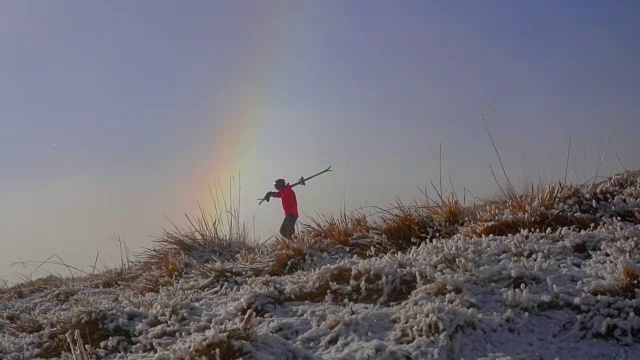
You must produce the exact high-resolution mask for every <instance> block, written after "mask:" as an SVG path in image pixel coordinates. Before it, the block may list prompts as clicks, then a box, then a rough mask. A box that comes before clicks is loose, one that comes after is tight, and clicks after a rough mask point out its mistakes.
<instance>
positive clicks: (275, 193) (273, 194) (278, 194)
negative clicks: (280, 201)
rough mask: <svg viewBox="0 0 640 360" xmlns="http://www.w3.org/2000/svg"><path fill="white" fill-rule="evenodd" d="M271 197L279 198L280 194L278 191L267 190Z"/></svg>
mask: <svg viewBox="0 0 640 360" xmlns="http://www.w3.org/2000/svg"><path fill="white" fill-rule="evenodd" d="M269 194H270V196H271V197H275V198H281V197H282V194H281V193H280V192H279V191H269Z"/></svg>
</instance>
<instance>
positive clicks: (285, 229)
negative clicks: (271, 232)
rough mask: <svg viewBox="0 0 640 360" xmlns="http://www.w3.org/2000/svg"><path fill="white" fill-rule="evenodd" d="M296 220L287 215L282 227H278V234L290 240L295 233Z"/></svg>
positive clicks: (294, 217)
mask: <svg viewBox="0 0 640 360" xmlns="http://www.w3.org/2000/svg"><path fill="white" fill-rule="evenodd" d="M296 220H298V217H297V216H295V215H287V216H286V217H285V218H284V221H282V226H280V234H281V235H282V236H284V237H285V238H287V239H289V240H291V237H292V236H293V234H294V233H295V232H296V227H295V226H296Z"/></svg>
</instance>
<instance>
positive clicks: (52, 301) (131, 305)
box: [0, 174, 640, 360]
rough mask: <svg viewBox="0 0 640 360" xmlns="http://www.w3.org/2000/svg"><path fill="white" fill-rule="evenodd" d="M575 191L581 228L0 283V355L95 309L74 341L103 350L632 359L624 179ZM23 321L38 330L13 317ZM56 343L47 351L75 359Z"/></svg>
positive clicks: (12, 353)
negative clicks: (587, 223)
mask: <svg viewBox="0 0 640 360" xmlns="http://www.w3.org/2000/svg"><path fill="white" fill-rule="evenodd" d="M593 194H596V195H597V194H613V195H611V196H608V197H605V196H594V195H593ZM580 196H581V197H582V199H583V200H584V201H582V202H576V203H574V202H572V201H567V203H564V204H561V207H563V209H562V210H566V211H568V212H570V213H580V214H587V210H585V209H586V208H588V207H591V209H589V210H588V214H589V215H590V216H594V217H595V219H597V220H598V221H597V225H595V226H593V227H592V228H590V229H587V230H576V229H571V228H567V227H563V228H559V229H557V230H554V231H552V230H545V231H539V232H536V231H528V230H522V231H520V232H519V233H517V234H512V235H507V236H488V237H479V236H472V235H469V234H467V235H464V232H460V233H459V234H457V235H455V236H452V237H451V238H446V239H433V241H429V242H423V243H422V244H421V245H420V246H418V247H413V248H411V249H410V250H408V251H405V252H401V253H394V254H386V255H383V256H380V257H373V258H367V259H364V258H360V257H358V256H356V255H353V254H352V253H350V252H349V251H341V250H340V249H338V250H336V251H332V252H330V253H329V252H326V253H323V252H313V251H309V252H308V253H307V258H306V259H305V262H304V264H302V266H301V269H302V270H299V271H296V272H293V273H290V274H286V275H282V276H271V275H267V271H266V270H265V269H262V271H258V272H259V274H258V275H255V276H254V275H252V272H251V271H250V270H251V268H250V266H249V265H247V264H239V263H237V262H234V261H233V260H230V259H227V258H217V259H216V260H214V261H217V262H214V263H210V264H207V265H206V267H207V268H208V269H209V271H221V272H222V271H225V272H227V273H233V274H245V275H236V276H226V277H225V276H221V277H220V278H219V279H218V278H216V279H213V280H212V279H203V278H202V276H201V275H199V274H198V272H197V271H187V272H185V274H184V276H182V277H181V278H176V279H175V280H174V281H172V282H171V283H170V284H169V285H168V286H164V287H160V289H159V290H158V291H157V292H146V293H140V291H137V290H136V289H135V288H134V287H130V286H129V287H128V286H126V284H125V285H122V286H118V287H111V288H100V287H99V286H98V284H99V283H100V282H99V281H97V280H96V278H86V279H75V280H72V279H65V281H63V282H62V284H57V285H46V284H45V285H42V286H41V287H40V288H39V289H38V290H37V291H32V292H30V293H26V294H22V295H20V296H17V295H16V292H12V291H10V290H9V291H5V292H4V293H2V295H1V296H2V301H1V302H0V314H1V315H2V316H1V317H0V356H1V357H2V358H6V359H22V358H34V357H36V356H37V354H38V353H39V351H40V350H39V349H40V348H42V346H43V345H44V344H45V343H47V342H48V341H49V340H48V339H51V338H52V335H51V334H54V333H55V331H59V330H56V329H62V328H63V327H62V325H61V324H69V323H72V322H74V321H75V322H85V323H88V322H90V320H92V319H93V320H95V323H96V324H98V325H97V326H98V328H95V329H93V333H92V334H91V336H98V335H96V334H97V332H102V333H106V334H107V336H106V337H105V338H104V339H103V340H102V341H100V342H99V343H96V344H94V345H93V346H91V345H90V344H88V343H87V341H86V340H85V341H84V342H83V343H82V346H84V351H86V352H87V353H88V354H89V355H90V357H96V358H107V359H124V358H126V359H173V358H184V359H191V358H197V355H196V354H197V353H198V352H199V351H200V352H201V351H202V349H205V348H207V347H211V346H213V345H212V344H220V343H224V342H228V341H231V343H232V344H233V346H235V347H236V349H242V350H244V352H245V353H246V355H245V357H244V358H247V359H248V358H251V359H264V360H267V359H278V360H284V359H432V358H433V359H555V358H558V359H587V358H588V359H638V358H640V296H639V290H640V284H638V283H637V279H636V282H635V283H634V282H633V279H634V278H633V276H634V275H633V274H640V246H639V245H640V225H639V224H638V223H639V221H638V219H640V216H638V215H639V214H640V182H639V179H638V175H637V174H626V175H623V176H622V180H620V179H618V180H617V181H609V182H607V183H605V184H602V185H600V187H599V188H598V189H597V190H596V191H595V192H588V191H584V192H583V193H582V194H581V195H580ZM585 204H586V206H585ZM538 206H541V205H539V204H538ZM620 214H632V215H633V214H635V216H636V218H635V219H636V220H633V219H629V218H625V217H623V216H620ZM504 216H505V217H511V216H513V214H505V215H504ZM371 237H372V239H369V240H370V241H372V242H373V241H380V239H379V238H375V239H374V237H379V236H378V235H373V234H372V236H371ZM358 241H359V242H362V241H367V239H359V240H358ZM582 247H584V249H582ZM583 250H584V251H583ZM203 258H207V257H206V256H205V257H203ZM209 258H212V257H209ZM196 263H197V261H195V260H194V261H191V262H190V264H192V265H191V266H195V265H193V264H196ZM255 266H257V267H260V266H266V265H261V264H257V265H255ZM254 270H255V269H254ZM258 270H261V269H259V268H258ZM156 271H159V270H158V269H148V273H151V274H152V273H153V272H156ZM625 274H626V275H625ZM625 276H626V277H625ZM629 276H631V278H629ZM629 279H631V280H629ZM625 281H627V282H629V281H630V284H631V285H630V286H631V288H630V289H629V288H624V289H623V288H622V286H623V285H624V284H625ZM621 284H622V285H621ZM621 289H622V290H621ZM625 289H626V290H625ZM29 317H31V318H32V319H33V320H32V321H33V322H35V323H38V324H41V327H35V328H34V329H32V330H31V331H26V332H25V331H18V330H17V329H15V328H13V327H12V326H15V325H16V324H20V323H24V322H25V321H26V319H27V318H29ZM96 319H97V320H96ZM82 331H83V330H82V329H80V332H78V334H80V333H82ZM59 335H63V336H64V335H65V333H61V334H59ZM69 336H70V335H69ZM68 338H69V337H68ZM66 341H67V340H65V342H66ZM69 342H71V341H69ZM66 345H67V346H66V347H65V348H64V351H63V352H62V355H61V356H62V357H66V358H73V355H72V353H71V352H72V351H74V349H73V348H72V347H71V346H68V344H66ZM75 350H77V349H75ZM75 352H76V353H77V351H75ZM222 353H223V351H222V350H221V352H220V353H219V354H221V355H222ZM76 358H79V357H78V355H77V354H76Z"/></svg>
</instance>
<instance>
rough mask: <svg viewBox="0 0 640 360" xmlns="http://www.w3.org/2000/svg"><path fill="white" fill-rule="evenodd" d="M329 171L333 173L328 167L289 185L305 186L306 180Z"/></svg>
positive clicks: (261, 200) (263, 199)
mask: <svg viewBox="0 0 640 360" xmlns="http://www.w3.org/2000/svg"><path fill="white" fill-rule="evenodd" d="M329 171H333V170H331V166H329V167H328V168H326V169H324V170H322V171H320V172H319V173H317V174H313V175H311V176H309V177H307V178H305V177H301V178H300V180H298V182H297V183H295V184H291V187H294V186H297V185H302V186H305V185H306V183H307V180H311V179H313V178H314V177H316V176H318V175H322V174H324V173H326V172H329ZM265 200H267V198H262V199H258V201H260V202H259V203H258V205H260V204H262V202H263V201H265Z"/></svg>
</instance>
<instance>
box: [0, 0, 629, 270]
mask: <svg viewBox="0 0 640 360" xmlns="http://www.w3.org/2000/svg"><path fill="white" fill-rule="evenodd" d="M639 22H640V3H638V2H636V1H616V2H603V1H517V2H516V1H482V2H479V1H403V2H392V1H322V2H320V1H289V2H285V1H242V2H237V1H195V0H194V1H190V2H188V3H184V2H176V1H135V2H129V1H109V2H83V1H70V0H61V1H56V2H38V1H17V0H15V1H3V2H1V3H0V50H1V52H2V56H0V169H1V171H0V241H2V244H3V251H2V252H1V253H0V276H2V277H3V278H5V279H9V281H14V280H15V279H16V277H18V278H20V276H19V274H23V275H25V274H26V275H29V274H30V273H31V271H32V270H33V269H34V266H33V265H32V264H34V262H35V263H36V264H37V263H38V262H39V261H43V260H45V259H47V258H48V257H50V256H52V255H54V254H55V255H58V256H59V257H60V258H62V259H63V260H64V261H65V262H66V263H67V264H70V265H73V266H75V267H78V268H81V269H85V270H86V269H89V266H90V265H93V263H94V261H95V258H96V256H97V254H99V255H98V258H99V260H98V264H99V266H103V267H106V266H114V264H119V263H120V250H119V245H118V244H119V243H118V242H117V241H116V240H115V239H116V238H117V237H118V236H120V237H121V238H122V239H124V241H125V242H126V244H127V245H128V246H129V247H130V248H131V251H132V252H133V253H136V252H139V251H142V250H143V249H144V248H148V247H151V246H152V245H153V243H152V240H153V237H154V236H158V235H160V232H161V230H162V229H163V228H168V227H170V222H169V220H171V221H173V222H174V223H176V224H177V225H185V224H186V220H185V218H184V215H185V214H188V215H194V214H195V213H196V210H197V208H198V204H200V205H201V206H202V207H203V208H205V209H206V210H212V209H213V206H212V199H211V195H210V190H209V189H210V188H213V189H214V191H213V192H214V196H215V194H218V196H220V194H225V197H226V200H227V201H228V200H229V198H228V197H229V195H232V196H233V197H234V201H236V202H238V203H239V204H240V210H241V215H242V217H243V219H244V220H246V221H247V223H248V224H249V226H250V227H251V229H252V231H255V233H256V236H257V237H259V238H260V239H261V240H265V239H267V238H269V237H270V236H271V235H274V234H276V233H277V231H278V229H279V227H280V223H281V221H282V217H283V212H282V208H281V206H280V204H279V203H278V201H277V199H276V200H274V201H271V202H269V203H263V204H262V205H260V206H258V204H257V201H256V199H257V198H260V197H262V196H263V195H264V193H265V192H266V191H270V190H273V187H272V186H273V181H274V180H275V179H277V178H284V179H286V180H287V181H289V182H295V181H297V179H298V178H300V177H301V176H309V175H312V174H314V173H316V172H318V171H320V170H323V169H324V168H326V167H328V166H329V165H331V166H332V169H334V171H333V172H330V173H328V174H324V175H322V176H320V177H318V178H316V179H313V180H311V181H310V182H309V183H308V184H307V185H306V186H305V187H297V188H296V189H295V190H296V193H297V196H298V201H299V209H300V211H301V217H300V219H299V222H301V223H304V222H307V221H308V220H309V217H310V216H311V217H313V216H317V215H318V214H320V213H326V214H328V213H334V214H335V213H338V212H339V211H340V210H341V209H342V208H346V209H347V210H352V209H356V208H361V207H363V206H382V207H384V206H386V205H388V204H390V203H392V202H394V201H395V200H396V199H400V200H402V201H405V202H411V201H412V200H413V199H414V198H421V197H422V194H421V192H420V190H419V189H421V188H425V187H427V188H430V187H431V185H430V183H431V182H434V183H437V182H439V179H440V178H441V177H442V178H443V179H444V180H443V181H444V182H445V187H446V188H449V186H446V184H449V178H451V181H452V183H453V184H454V186H455V187H456V188H458V189H461V188H464V189H467V190H468V191H469V194H470V195H469V197H470V198H472V196H475V197H490V196H492V195H495V194H496V193H497V192H498V187H497V184H496V182H495V180H494V178H493V176H492V175H491V168H494V169H499V164H498V160H497V157H496V154H495V151H494V149H493V147H492V145H491V141H490V139H489V136H488V134H487V131H486V129H485V127H484V123H483V121H482V114H484V115H485V120H486V121H487V124H488V125H489V129H490V131H491V135H492V137H493V139H494V140H495V143H496V146H497V148H498V151H499V152H500V156H501V158H502V160H503V162H504V165H505V169H506V171H507V173H508V174H509V176H510V178H511V180H512V181H513V182H515V183H517V184H520V185H522V184H525V183H527V181H534V182H552V181H558V180H559V179H562V178H563V177H564V174H565V170H567V168H566V166H565V163H566V159H567V153H568V150H569V143H571V147H570V150H571V151H570V153H569V155H570V157H569V159H570V168H571V169H570V170H568V173H569V175H568V180H569V181H584V180H586V179H588V178H590V177H593V176H595V174H596V172H597V173H598V175H600V176H607V175H610V174H613V173H616V172H621V171H622V170H623V167H622V166H623V165H624V167H626V168H627V169H638V168H640V156H639V155H638V154H640V142H638V141H637V139H636V138H637V134H640V120H639V119H638V114H640V103H639V102H638V99H639V98H640V68H639V67H638V64H640V41H638V39H640V28H638V26H637V24H638V23H639ZM440 149H442V150H441V152H440ZM440 158H441V159H442V163H441V162H440ZM440 168H442V172H440ZM440 174H441V175H440ZM499 181H503V178H499ZM238 194H239V200H238ZM471 194H472V195H471ZM16 262H28V264H30V265H26V267H25V265H20V264H15V263H16ZM50 271H55V272H60V273H63V271H64V269H59V268H56V269H53V270H50Z"/></svg>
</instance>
